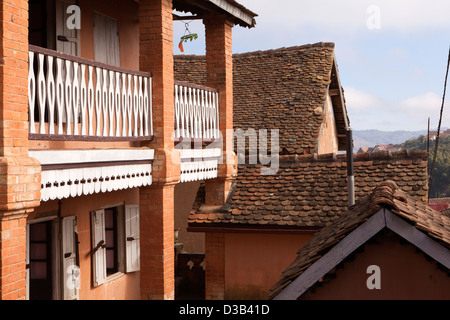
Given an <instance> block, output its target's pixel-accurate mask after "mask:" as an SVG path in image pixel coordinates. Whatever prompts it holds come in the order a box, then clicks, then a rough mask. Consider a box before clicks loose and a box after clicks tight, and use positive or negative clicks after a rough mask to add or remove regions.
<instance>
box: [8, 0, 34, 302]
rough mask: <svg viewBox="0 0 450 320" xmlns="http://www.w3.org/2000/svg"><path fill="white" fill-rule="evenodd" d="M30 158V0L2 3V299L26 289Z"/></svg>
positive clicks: (16, 296) (31, 199)
mask: <svg viewBox="0 0 450 320" xmlns="http://www.w3.org/2000/svg"><path fill="white" fill-rule="evenodd" d="M40 170H41V167H40V163H39V162H38V161H37V160H35V159H32V158H29V157H28V1H26V0H4V1H1V2H0V298H1V299H2V300H3V299H24V298H25V294H26V279H25V259H26V218H27V215H28V214H29V213H30V212H32V211H33V209H34V208H35V207H37V206H39V199H40V187H41V185H40Z"/></svg>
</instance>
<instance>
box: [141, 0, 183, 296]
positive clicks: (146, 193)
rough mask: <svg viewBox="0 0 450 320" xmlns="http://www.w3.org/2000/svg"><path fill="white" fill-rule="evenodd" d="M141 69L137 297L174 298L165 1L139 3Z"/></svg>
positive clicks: (169, 42)
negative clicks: (144, 98)
mask: <svg viewBox="0 0 450 320" xmlns="http://www.w3.org/2000/svg"><path fill="white" fill-rule="evenodd" d="M139 26H140V57H139V65H140V69H141V71H147V72H152V74H153V79H152V84H153V88H152V95H153V97H152V98H153V127H154V140H153V141H152V142H151V143H150V145H149V146H150V147H151V148H153V149H154V150H155V159H154V162H153V168H152V177H153V184H152V185H151V186H148V187H143V188H141V189H140V200H139V205H140V217H141V275H140V278H141V298H142V299H145V300H147V299H174V297H175V270H174V268H175V266H174V260H175V259H174V187H175V184H176V183H177V182H178V181H179V180H180V165H179V159H178V158H177V155H178V152H173V150H174V141H173V137H172V135H173V132H174V77H173V18H172V1H171V0H140V1H139Z"/></svg>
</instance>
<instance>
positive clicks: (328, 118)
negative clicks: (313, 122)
mask: <svg viewBox="0 0 450 320" xmlns="http://www.w3.org/2000/svg"><path fill="white" fill-rule="evenodd" d="M324 115H325V119H324V122H323V124H322V128H321V131H320V137H319V150H318V153H319V154H325V153H336V152H337V151H338V141H337V131H336V120H335V118H334V111H333V104H332V103H331V98H330V95H327V102H326V103H325V110H324Z"/></svg>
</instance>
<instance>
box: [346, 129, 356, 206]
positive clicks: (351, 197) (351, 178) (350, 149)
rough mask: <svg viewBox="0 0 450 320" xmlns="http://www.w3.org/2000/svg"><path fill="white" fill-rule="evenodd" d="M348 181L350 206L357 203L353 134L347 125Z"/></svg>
mask: <svg viewBox="0 0 450 320" xmlns="http://www.w3.org/2000/svg"><path fill="white" fill-rule="evenodd" d="M346 129H347V183H348V206H349V207H351V206H352V205H354V204H355V177H354V173H353V134H352V128H350V127H347V128H346Z"/></svg>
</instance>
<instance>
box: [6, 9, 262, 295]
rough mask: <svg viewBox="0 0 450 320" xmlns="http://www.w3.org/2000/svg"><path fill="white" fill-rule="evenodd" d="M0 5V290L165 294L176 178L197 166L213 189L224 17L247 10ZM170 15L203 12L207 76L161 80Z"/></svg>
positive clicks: (226, 121) (228, 102)
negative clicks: (191, 144)
mask: <svg viewBox="0 0 450 320" xmlns="http://www.w3.org/2000/svg"><path fill="white" fill-rule="evenodd" d="M174 10H176V11H177V12H178V14H177V15H174ZM0 13H1V15H0V24H1V27H0V30H1V33H0V41H1V43H0V52H1V62H2V63H0V109H1V113H0V114H1V116H0V121H1V125H0V157H1V160H0V163H1V167H0V172H1V177H2V178H1V192H0V198H1V210H0V267H1V268H0V299H5V300H6V299H26V298H29V299H173V298H174V290H175V280H174V261H175V255H174V207H175V204H176V203H177V201H178V199H177V196H176V195H175V188H176V186H177V185H179V184H183V182H184V181H188V180H189V179H190V180H206V183H205V184H206V190H207V193H208V194H210V196H211V198H212V199H214V201H216V202H217V203H221V202H223V201H224V199H225V198H226V195H227V192H228V190H229V185H230V179H231V176H232V174H233V168H234V163H233V162H232V160H233V157H230V151H231V150H230V149H229V148H228V144H227V142H228V140H229V137H228V136H227V135H226V129H231V128H233V125H232V121H233V118H232V112H233V105H232V95H233V88H232V81H231V77H232V58H231V43H232V28H233V27H234V26H235V25H239V26H242V27H249V28H251V27H253V26H254V25H255V20H254V18H255V16H256V14H254V13H253V12H251V11H250V10H248V9H246V8H244V7H243V6H242V5H240V4H238V3H237V2H235V1H234V0H223V1H209V0H190V1H182V0H173V1H172V0H139V1H132V0H114V1H106V0H99V1H85V0H80V1H72V0H67V1H66V0H28V1H27V0H14V1H12V0H6V1H2V2H1V4H0ZM180 15H181V16H183V15H188V16H189V17H191V18H192V16H195V19H202V20H203V22H204V25H205V32H206V60H207V62H206V64H207V66H206V70H207V82H206V85H207V87H206V86H196V85H195V84H187V83H182V84H180V83H177V82H175V81H174V72H173V68H174V65H173V22H174V19H180ZM182 18H183V17H181V19H182ZM192 98H194V101H197V102H198V103H194V104H189V105H188V104H187V103H185V101H187V100H186V99H188V100H189V99H192ZM200 100H201V101H200ZM189 112H190V113H192V112H195V114H196V118H195V119H194V120H192V119H190V118H189V116H188V114H189ZM205 114H207V115H205ZM194 122H195V124H194ZM198 123H200V124H201V125H203V127H201V128H200V126H199V125H198ZM219 129H220V130H221V132H218V130H219ZM174 133H175V136H174ZM220 137H223V139H220V141H222V142H223V146H224V147H223V148H220V147H217V148H215V149H214V150H212V151H211V150H206V149H204V148H203V149H201V148H200V149H198V150H195V152H196V153H195V155H193V154H192V150H190V148H185V149H184V150H181V151H180V150H178V149H177V148H176V147H175V145H176V142H175V141H180V140H182V139H184V138H186V139H188V140H189V141H194V140H195V141H201V142H204V143H208V142H211V141H213V140H218V138H220ZM183 141H185V140H183ZM222 157H224V158H227V160H228V161H227V162H225V161H223V162H222V163H220V164H219V159H220V158H222ZM194 158H195V161H194ZM187 174H189V179H187V178H186V175H187Z"/></svg>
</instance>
